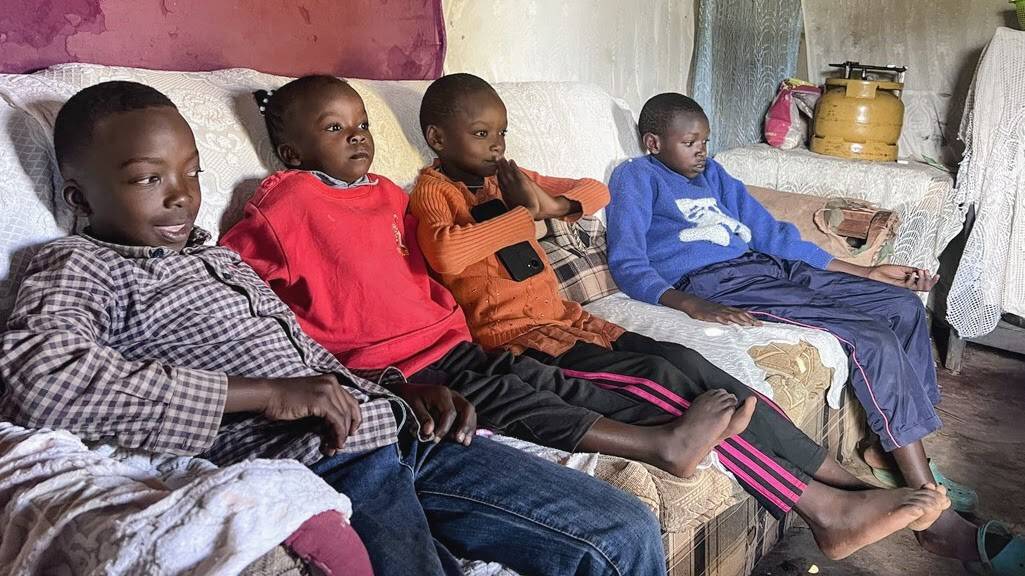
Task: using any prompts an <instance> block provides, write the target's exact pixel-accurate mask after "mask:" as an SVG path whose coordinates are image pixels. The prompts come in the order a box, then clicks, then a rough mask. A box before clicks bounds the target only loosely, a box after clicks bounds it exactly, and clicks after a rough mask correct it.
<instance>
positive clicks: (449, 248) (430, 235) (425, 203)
mask: <svg viewBox="0 0 1025 576" xmlns="http://www.w3.org/2000/svg"><path fill="white" fill-rule="evenodd" d="M457 202H459V203H461V202H465V200H464V199H463V198H462V193H461V192H459V190H458V189H456V187H455V186H454V185H452V184H449V183H446V182H440V181H435V180H427V179H424V178H423V177H421V179H420V180H419V181H418V182H417V185H416V187H415V188H414V190H413V193H412V195H411V197H410V200H409V209H410V211H411V212H412V213H413V215H414V216H416V218H417V220H419V224H418V225H417V240H419V242H420V249H421V250H422V251H423V253H424V257H425V258H426V259H427V262H428V263H429V264H430V265H431V268H433V269H434V270H435V271H437V272H438V273H440V274H460V273H462V271H463V270H465V269H466V267H467V266H469V265H471V264H473V263H475V262H480V261H481V260H483V259H485V258H487V257H489V256H491V255H492V254H494V253H495V252H498V251H499V250H501V249H502V248H505V247H506V246H512V245H513V244H516V243H517V242H523V241H525V240H530V239H532V238H533V237H534V219H533V218H532V217H531V215H530V212H529V211H528V210H527V209H526V208H523V207H514V208H511V209H510V210H509V211H508V212H506V213H505V214H502V215H501V216H498V217H496V218H492V219H490V220H487V221H485V222H478V223H473V224H463V225H458V224H456V220H455V206H456V203H457Z"/></svg>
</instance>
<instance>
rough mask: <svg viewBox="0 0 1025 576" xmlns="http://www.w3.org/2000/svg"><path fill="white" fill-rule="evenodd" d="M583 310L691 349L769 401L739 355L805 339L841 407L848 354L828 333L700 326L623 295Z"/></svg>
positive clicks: (751, 366)
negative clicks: (829, 373)
mask: <svg viewBox="0 0 1025 576" xmlns="http://www.w3.org/2000/svg"><path fill="white" fill-rule="evenodd" d="M584 308H585V309H586V310H587V311H588V312H590V313H592V314H594V315H595V316H600V317H602V318H604V319H606V320H608V321H610V322H613V323H615V324H619V325H620V326H622V327H624V328H626V329H627V330H631V331H633V332H637V333H639V334H644V335H645V336H649V337H651V338H654V339H656V340H663V341H666V342H676V343H677V344H682V345H684V346H686V347H688V348H692V349H694V350H696V351H698V352H699V353H700V354H701V355H702V356H704V357H705V358H706V359H708V361H709V362H711V363H712V364H715V365H716V366H718V367H719V368H721V369H722V370H723V371H725V372H726V373H727V374H729V375H730V376H733V377H734V378H736V379H737V380H740V381H741V382H743V383H744V384H746V385H748V386H750V387H751V388H754V389H755V390H757V391H759V392H761V393H762V394H764V395H766V396H768V397H769V398H772V396H773V391H772V387H771V386H769V385H768V384H766V382H765V371H764V370H762V369H761V368H759V367H758V365H757V364H755V362H754V360H753V359H752V358H751V356H749V355H747V354H744V353H742V352H740V353H738V352H739V351H742V350H747V349H749V348H751V347H752V346H760V345H764V344H765V343H767V342H785V343H787V344H797V343H798V342H799V341H801V340H805V341H806V342H808V343H809V344H811V345H812V346H814V347H815V348H816V349H817V350H818V352H819V357H820V359H821V360H822V364H823V365H824V366H826V367H827V368H832V369H833V381H832V382H831V383H830V387H829V391H828V392H827V393H826V401H827V402H829V405H830V406H831V407H833V408H839V407H840V397H841V395H842V394H843V387H844V385H845V384H846V382H847V364H848V362H847V354H846V353H844V350H843V348H842V347H841V346H840V342H838V341H837V340H836V338H834V337H832V336H830V335H829V334H828V333H826V332H822V331H819V330H813V329H810V328H801V327H799V326H784V325H781V324H772V323H768V322H766V323H763V324H762V325H761V326H758V327H750V326H732V325H731V326H724V325H720V324H713V323H710V322H702V321H701V320H694V319H693V318H691V317H690V316H687V315H686V314H684V313H683V312H680V311H679V310H674V309H672V308H667V307H665V306H655V305H653V304H648V303H646V302H641V301H640V300H632V299H631V298H629V297H628V296H627V295H626V294H623V293H621V292H620V293H618V294H612V295H611V296H606V297H605V298H602V299H601V300H597V301H595V302H592V303H590V304H588V305H587V306H584Z"/></svg>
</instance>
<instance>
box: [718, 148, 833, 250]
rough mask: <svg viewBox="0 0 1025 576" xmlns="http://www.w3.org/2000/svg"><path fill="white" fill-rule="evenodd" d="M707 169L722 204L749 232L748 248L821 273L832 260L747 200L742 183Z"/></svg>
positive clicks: (719, 169)
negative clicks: (717, 188)
mask: <svg viewBox="0 0 1025 576" xmlns="http://www.w3.org/2000/svg"><path fill="white" fill-rule="evenodd" d="M711 166H712V169H713V170H714V171H715V175H716V176H717V177H718V180H719V185H720V186H721V197H722V200H723V204H724V205H725V207H726V208H729V209H730V210H732V211H734V212H736V213H737V214H738V215H739V216H740V221H741V222H742V223H744V225H745V226H747V227H748V228H750V229H751V242H750V245H751V247H752V248H754V249H755V250H758V251H759V252H764V253H766V254H770V255H772V256H777V257H780V258H785V259H788V260H801V261H803V262H806V263H808V264H810V265H812V266H814V267H816V268H819V269H825V268H826V266H827V265H828V264H829V263H830V262H831V261H832V260H833V256H832V255H831V254H830V253H829V252H826V251H825V250H823V249H822V248H819V247H818V246H816V245H815V244H814V243H812V242H807V241H805V240H802V239H801V233H800V232H799V231H798V230H797V227H796V226H794V225H793V224H790V223H789V222H780V221H779V220H776V218H774V217H773V216H772V214H770V213H769V211H768V210H766V209H765V207H764V206H762V205H761V203H760V202H758V200H756V199H755V198H754V197H753V196H751V193H750V192H748V191H747V187H746V186H744V183H743V182H741V181H740V180H737V179H736V178H734V177H732V176H730V175H729V174H727V173H726V170H724V169H723V168H722V166H719V165H718V164H715V163H713V164H712V165H711Z"/></svg>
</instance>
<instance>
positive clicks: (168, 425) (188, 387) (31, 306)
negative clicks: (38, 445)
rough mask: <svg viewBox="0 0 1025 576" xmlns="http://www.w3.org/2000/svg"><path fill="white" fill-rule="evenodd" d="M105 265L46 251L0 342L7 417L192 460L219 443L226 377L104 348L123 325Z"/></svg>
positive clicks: (1, 407)
mask: <svg viewBox="0 0 1025 576" xmlns="http://www.w3.org/2000/svg"><path fill="white" fill-rule="evenodd" d="M109 278H110V274H109V271H108V269H107V267H106V265H105V264H104V263H103V262H101V261H99V260H98V259H95V258H93V257H92V255H91V254H88V253H84V252H82V251H76V250H73V249H67V248H56V249H51V247H47V248H44V249H43V250H42V251H41V252H40V254H39V255H38V256H37V257H36V259H35V260H34V261H33V265H32V266H31V267H30V269H29V275H28V276H27V277H26V278H25V281H24V283H23V284H22V287H21V290H20V292H19V294H18V300H17V303H16V306H15V309H14V312H13V313H12V315H11V317H10V319H9V320H8V325H7V328H8V329H7V331H6V332H5V333H4V334H3V335H2V337H0V381H3V383H4V384H5V387H6V389H5V391H4V394H3V396H2V398H0V413H2V415H3V417H4V419H10V420H12V421H14V422H15V423H17V424H20V425H24V426H28V427H34V428H36V427H50V428H63V429H68V430H70V431H71V432H74V433H75V434H78V435H80V436H81V437H82V438H83V439H85V440H97V439H100V438H103V437H110V436H113V437H116V438H117V441H118V443H119V444H120V445H122V446H125V447H128V448H142V449H146V450H151V451H155V452H170V453H173V454H196V453H199V452H202V451H203V450H205V449H206V448H207V447H209V446H210V444H211V443H212V442H213V439H214V437H215V436H216V434H217V430H218V427H219V426H220V423H221V414H222V411H223V408H224V404H225V400H226V395H227V377H226V376H225V375H224V374H222V373H217V372H209V371H206V370H196V369H192V368H182V367H174V366H168V365H165V364H162V363H160V362H155V361H129V360H127V359H125V358H124V357H123V356H122V355H121V354H120V353H119V352H118V351H117V350H115V349H114V348H112V347H110V346H108V345H107V341H108V339H109V338H110V337H111V333H110V330H111V328H112V326H113V325H114V323H115V322H117V316H118V311H117V306H118V302H116V298H115V293H114V291H113V289H112V287H111V286H110V285H109V284H108V283H107V281H106V279H109Z"/></svg>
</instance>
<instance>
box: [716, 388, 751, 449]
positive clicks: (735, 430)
mask: <svg viewBox="0 0 1025 576" xmlns="http://www.w3.org/2000/svg"><path fill="white" fill-rule="evenodd" d="M757 405H758V398H756V397H755V396H753V395H752V396H748V397H747V398H745V399H744V402H743V403H741V405H740V406H738V407H737V409H736V411H735V412H733V416H730V423H729V424H727V425H726V430H724V431H723V434H722V437H720V438H719V442H722V441H723V440H725V439H727V438H729V437H730V436H736V435H737V434H740V433H741V432H743V431H744V430H747V425H748V424H750V423H751V416H753V415H754V413H755V408H756V407H757Z"/></svg>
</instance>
